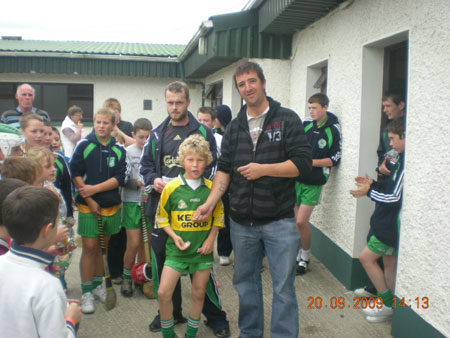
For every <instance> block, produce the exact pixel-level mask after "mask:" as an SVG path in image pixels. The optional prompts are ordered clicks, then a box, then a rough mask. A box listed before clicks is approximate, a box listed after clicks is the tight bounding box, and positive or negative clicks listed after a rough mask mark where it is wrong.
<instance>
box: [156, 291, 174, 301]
mask: <svg viewBox="0 0 450 338" xmlns="http://www.w3.org/2000/svg"><path fill="white" fill-rule="evenodd" d="M158 299H159V300H160V301H163V302H167V301H169V300H171V299H172V295H171V294H170V293H169V292H167V291H165V290H164V289H161V288H159V289H158Z"/></svg>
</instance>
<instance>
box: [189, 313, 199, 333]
mask: <svg viewBox="0 0 450 338" xmlns="http://www.w3.org/2000/svg"><path fill="white" fill-rule="evenodd" d="M199 326H200V318H199V319H193V318H191V316H189V318H188V325H187V327H186V338H195V337H196V336H197V331H198V327H199Z"/></svg>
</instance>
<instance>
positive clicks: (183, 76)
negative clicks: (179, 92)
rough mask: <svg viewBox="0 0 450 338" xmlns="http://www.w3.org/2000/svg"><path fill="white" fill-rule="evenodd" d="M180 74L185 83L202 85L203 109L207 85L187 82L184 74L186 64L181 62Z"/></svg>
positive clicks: (199, 82)
mask: <svg viewBox="0 0 450 338" xmlns="http://www.w3.org/2000/svg"><path fill="white" fill-rule="evenodd" d="M179 65H180V73H181V81H183V82H185V83H186V84H194V85H200V86H202V107H204V106H205V89H206V85H205V84H204V83H203V82H201V81H185V78H186V76H185V74H184V63H183V62H180V63H179Z"/></svg>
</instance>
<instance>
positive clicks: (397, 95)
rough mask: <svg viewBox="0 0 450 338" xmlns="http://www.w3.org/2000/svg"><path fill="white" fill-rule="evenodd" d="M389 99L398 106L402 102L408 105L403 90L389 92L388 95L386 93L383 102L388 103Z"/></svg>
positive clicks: (396, 89)
mask: <svg viewBox="0 0 450 338" xmlns="http://www.w3.org/2000/svg"><path fill="white" fill-rule="evenodd" d="M388 99H391V100H392V101H394V103H395V104H396V105H397V106H398V105H399V104H400V103H402V102H403V103H405V104H406V101H405V91H404V90H403V89H401V88H394V89H391V90H388V91H387V92H386V93H384V95H383V99H382V101H387V100H388Z"/></svg>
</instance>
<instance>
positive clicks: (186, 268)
mask: <svg viewBox="0 0 450 338" xmlns="http://www.w3.org/2000/svg"><path fill="white" fill-rule="evenodd" d="M164 265H167V266H170V267H171V268H172V269H174V270H176V271H178V272H179V273H181V274H192V273H194V272H195V271H200V270H209V269H211V268H212V267H213V262H203V263H182V262H177V261H173V260H170V259H166V261H165V262H164Z"/></svg>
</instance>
